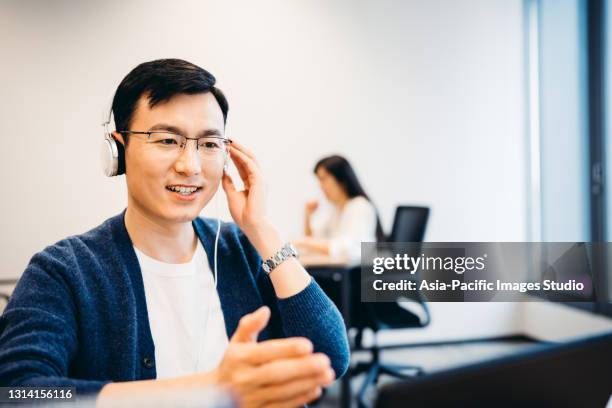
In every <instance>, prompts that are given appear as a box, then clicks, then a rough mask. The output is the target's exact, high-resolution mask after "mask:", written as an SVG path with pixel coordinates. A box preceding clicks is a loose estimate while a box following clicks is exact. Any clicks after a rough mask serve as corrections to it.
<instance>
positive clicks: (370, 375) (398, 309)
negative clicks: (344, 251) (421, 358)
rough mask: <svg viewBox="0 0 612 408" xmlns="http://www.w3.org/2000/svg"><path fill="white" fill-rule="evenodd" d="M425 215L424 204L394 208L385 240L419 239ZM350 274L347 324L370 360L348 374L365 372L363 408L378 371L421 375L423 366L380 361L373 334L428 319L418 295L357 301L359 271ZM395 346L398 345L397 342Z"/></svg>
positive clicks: (404, 376) (360, 396)
mask: <svg viewBox="0 0 612 408" xmlns="http://www.w3.org/2000/svg"><path fill="white" fill-rule="evenodd" d="M428 218H429V208H427V207H411V206H400V207H398V208H397V210H396V212H395V218H394V221H393V228H392V230H391V235H390V236H389V237H388V238H387V242H422V241H423V237H424V236H425V228H426V226H427V220H428ZM414 249H415V247H414V246H413V250H414ZM416 251H417V252H418V251H420V246H418V248H416ZM416 256H418V254H417V255H416ZM356 269H358V268H356ZM350 275H351V287H352V288H351V289H352V293H353V294H354V295H353V296H352V298H351V319H350V322H351V327H354V328H356V329H357V334H356V336H355V340H354V347H353V349H354V350H367V351H369V352H370V353H371V360H370V361H368V362H364V363H359V364H357V365H356V366H355V367H353V368H351V370H350V375H351V376H355V375H358V374H361V373H364V372H365V373H366V378H365V380H364V381H363V384H362V385H361V387H360V389H359V392H358V395H357V402H358V404H359V406H360V407H364V406H365V405H366V404H365V400H364V397H365V394H366V392H367V390H368V388H369V387H370V386H371V385H372V384H377V383H378V379H379V377H380V376H381V375H382V374H386V375H389V376H392V377H395V378H400V379H408V378H410V377H413V376H418V375H421V374H423V369H422V368H421V367H418V366H411V365H399V364H388V363H382V362H381V361H380V352H381V349H382V348H381V347H380V346H379V345H378V342H377V334H378V333H379V332H381V331H384V330H393V329H407V328H421V327H425V326H427V325H428V324H429V322H430V320H431V319H430V314H429V309H428V308H427V305H426V303H425V301H424V300H423V299H422V298H421V297H420V296H419V295H418V294H417V295H416V297H415V298H413V299H399V300H398V301H396V302H376V303H368V302H361V298H360V291H361V276H360V275H361V274H360V271H359V270H353V271H351V274H350ZM402 277H403V276H401V275H397V276H396V278H397V279H401V278H402ZM409 306H410V307H409ZM366 328H369V329H371V330H372V331H373V332H374V345H373V346H372V347H368V348H364V347H363V346H362V336H363V330H364V329H366ZM395 347H401V345H398V346H394V348H395Z"/></svg>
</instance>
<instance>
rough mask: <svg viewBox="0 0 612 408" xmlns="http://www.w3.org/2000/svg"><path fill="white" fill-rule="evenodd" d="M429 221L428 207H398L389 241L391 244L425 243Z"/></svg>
mask: <svg viewBox="0 0 612 408" xmlns="http://www.w3.org/2000/svg"><path fill="white" fill-rule="evenodd" d="M428 219H429V208H428V207H413V206H404V205H402V206H399V207H397V209H396V210H395V218H394V219H393V228H392V230H391V235H389V238H388V239H387V240H388V241H391V242H423V238H424V237H425V227H426V226H427V220H428Z"/></svg>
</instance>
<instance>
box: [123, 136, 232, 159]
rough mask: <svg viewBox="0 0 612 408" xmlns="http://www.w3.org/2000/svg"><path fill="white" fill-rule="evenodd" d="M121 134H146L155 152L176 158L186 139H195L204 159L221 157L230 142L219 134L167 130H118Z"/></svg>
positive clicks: (183, 147) (185, 143)
mask: <svg viewBox="0 0 612 408" xmlns="http://www.w3.org/2000/svg"><path fill="white" fill-rule="evenodd" d="M118 133H121V134H122V135H146V136H147V143H148V144H150V146H151V149H152V151H153V152H155V154H159V155H160V156H162V155H163V156H165V157H168V158H174V159H176V158H177V157H178V156H179V155H180V154H181V151H182V150H183V149H185V146H187V141H188V140H195V141H196V150H197V151H198V153H199V154H200V157H201V158H202V159H204V160H220V159H223V156H224V154H225V152H226V151H227V146H228V145H229V144H230V143H232V141H231V140H230V139H227V138H224V137H221V136H204V137H198V138H193V137H187V136H183V135H179V134H176V133H172V132H169V131H151V132H140V131H133V130H122V131H118Z"/></svg>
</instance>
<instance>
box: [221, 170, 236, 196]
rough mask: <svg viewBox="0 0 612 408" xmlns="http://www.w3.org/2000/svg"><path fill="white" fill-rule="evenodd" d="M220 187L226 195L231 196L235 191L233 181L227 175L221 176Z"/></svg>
mask: <svg viewBox="0 0 612 408" xmlns="http://www.w3.org/2000/svg"><path fill="white" fill-rule="evenodd" d="M221 185H222V186H223V189H224V190H225V192H226V193H228V194H233V193H235V192H236V191H237V190H236V185H235V184H234V180H232V177H231V176H230V175H229V174H223V177H222V178H221Z"/></svg>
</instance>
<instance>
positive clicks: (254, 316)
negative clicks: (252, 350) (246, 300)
mask: <svg viewBox="0 0 612 408" xmlns="http://www.w3.org/2000/svg"><path fill="white" fill-rule="evenodd" d="M269 320H270V308H269V307H267V306H262V307H260V308H259V309H257V310H256V311H254V312H253V313H249V314H247V315H244V316H243V317H242V318H241V319H240V322H239V323H238V328H237V329H236V332H235V333H234V335H233V336H232V339H231V340H230V341H231V342H232V343H248V342H254V341H256V340H257V335H258V334H259V332H260V331H262V330H263V328H264V327H266V325H267V324H268V321H269Z"/></svg>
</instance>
